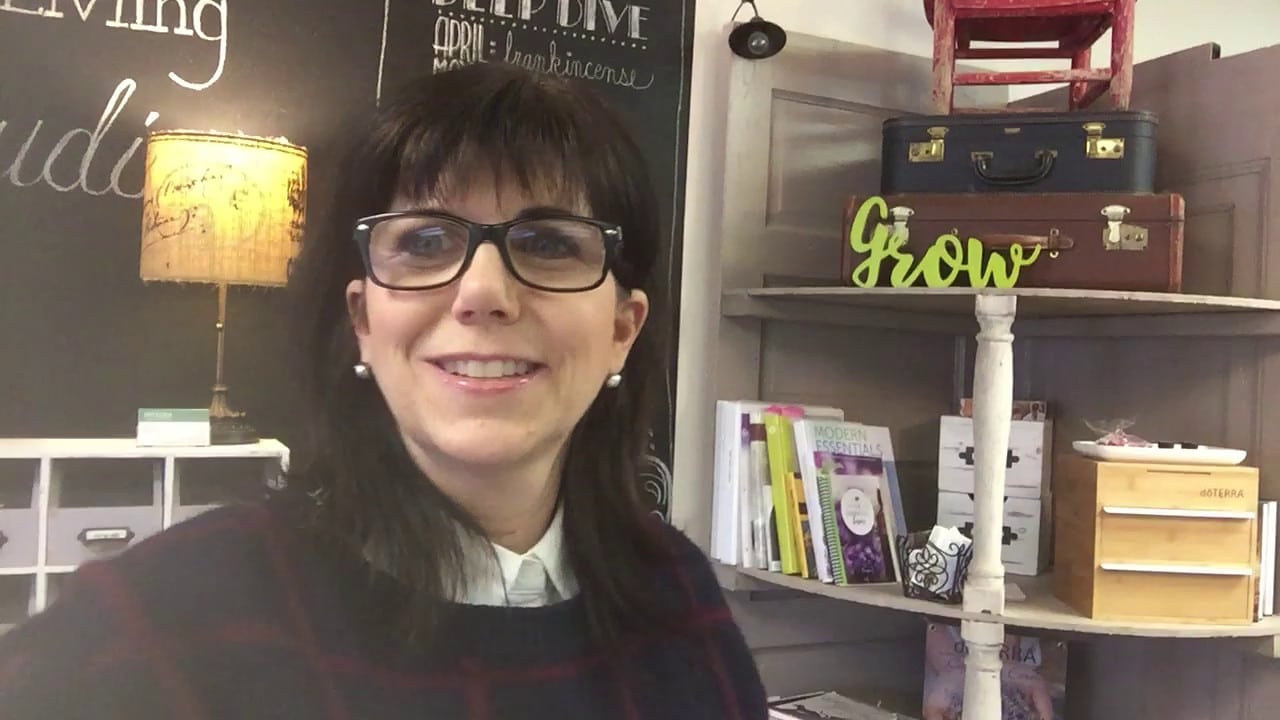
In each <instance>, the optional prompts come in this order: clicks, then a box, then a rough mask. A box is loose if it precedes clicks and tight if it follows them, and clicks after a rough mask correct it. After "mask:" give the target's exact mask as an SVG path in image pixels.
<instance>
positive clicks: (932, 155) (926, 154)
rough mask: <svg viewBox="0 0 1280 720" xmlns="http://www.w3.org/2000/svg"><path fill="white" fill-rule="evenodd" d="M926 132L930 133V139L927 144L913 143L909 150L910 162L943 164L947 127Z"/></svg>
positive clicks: (932, 128) (933, 128)
mask: <svg viewBox="0 0 1280 720" xmlns="http://www.w3.org/2000/svg"><path fill="white" fill-rule="evenodd" d="M926 132H928V133H929V139H928V140H927V141H925V142H913V143H911V144H910V145H909V146H908V148H907V155H908V158H907V159H908V160H909V161H910V162H913V163H917V162H942V155H943V151H944V150H945V149H946V140H944V139H943V138H945V137H946V136H947V129H946V128H945V127H931V128H929V129H928V130H927V131H926Z"/></svg>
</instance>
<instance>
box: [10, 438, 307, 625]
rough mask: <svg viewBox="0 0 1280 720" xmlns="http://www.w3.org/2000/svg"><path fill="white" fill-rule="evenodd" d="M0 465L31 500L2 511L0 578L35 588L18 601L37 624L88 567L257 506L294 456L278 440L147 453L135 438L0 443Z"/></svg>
mask: <svg viewBox="0 0 1280 720" xmlns="http://www.w3.org/2000/svg"><path fill="white" fill-rule="evenodd" d="M0 460H3V461H4V462H5V463H6V472H5V475H4V478H3V479H4V481H5V482H6V483H10V484H12V485H13V487H14V488H19V487H21V488H23V492H22V493H20V496H22V497H24V498H26V499H25V500H24V501H23V502H22V504H16V505H10V506H7V507H3V508H0V530H3V532H4V534H5V536H6V537H8V538H10V539H11V540H14V542H9V543H5V544H4V547H3V548H0V551H2V553H0V578H2V579H4V580H5V581H6V582H7V583H8V584H9V585H8V587H9V588H10V589H11V590H12V589H13V588H21V587H22V586H21V585H20V584H21V583H24V582H25V583H27V585H29V587H28V588H27V589H25V590H22V589H19V590H17V591H18V592H25V593H26V595H27V612H28V615H32V614H35V613H38V612H41V611H42V610H44V608H46V607H47V606H48V604H49V602H51V601H52V600H53V598H54V596H55V594H56V589H57V582H58V579H59V578H61V577H62V576H65V575H67V574H70V573H72V572H75V570H76V568H77V567H78V566H79V565H80V564H82V563H83V562H86V561H88V560H92V559H95V558H98V557H104V556H107V555H110V554H114V553H115V552H119V551H120V550H122V549H124V548H125V547H128V546H131V545H133V544H135V543H137V542H140V541H142V540H144V539H145V538H147V537H149V536H150V535H152V534H154V533H156V532H159V531H161V530H164V529H166V528H168V527H171V526H172V525H174V524H177V523H179V522H181V521H183V520H185V519H187V518H190V517H192V516H194V515H197V514H199V513H201V512H204V511H206V510H208V509H211V508H213V507H217V506H218V505H222V504H225V503H227V502H234V501H236V500H237V499H240V496H243V495H245V494H249V495H251V496H253V497H254V498H256V497H258V496H260V494H261V493H264V492H265V491H266V489H267V487H269V486H270V485H271V484H272V483H276V482H279V481H280V480H281V478H282V475H283V473H284V472H286V471H287V470H288V467H289V449H288V447H286V446H285V445H284V444H283V443H281V442H279V441H278V440H272V439H264V440H260V441H258V442H256V443H248V444H242V445H201V446H144V445H138V444H137V442H136V441H135V439H134V438H0ZM259 488H260V489H261V490H259ZM19 541H20V542H19ZM33 563H34V564H33ZM15 583H18V584H19V585H15ZM5 619H9V618H5Z"/></svg>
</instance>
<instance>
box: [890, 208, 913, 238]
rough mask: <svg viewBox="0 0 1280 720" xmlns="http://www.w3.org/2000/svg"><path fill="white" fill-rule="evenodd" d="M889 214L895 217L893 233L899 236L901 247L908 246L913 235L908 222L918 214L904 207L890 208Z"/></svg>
mask: <svg viewBox="0 0 1280 720" xmlns="http://www.w3.org/2000/svg"><path fill="white" fill-rule="evenodd" d="M889 214H890V215H892V216H893V229H892V230H891V232H892V233H893V234H895V235H897V236H898V242H899V244H900V245H906V244H907V238H908V237H909V236H910V234H911V231H910V230H909V229H907V220H910V219H911V216H912V215H915V214H916V211H915V210H912V209H911V208H909V207H906V206H904V205H897V206H895V207H891V208H889Z"/></svg>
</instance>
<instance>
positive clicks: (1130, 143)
mask: <svg viewBox="0 0 1280 720" xmlns="http://www.w3.org/2000/svg"><path fill="white" fill-rule="evenodd" d="M1157 125H1158V122H1157V119H1156V116H1155V115H1154V114H1153V113H1150V112H1145V111H1138V110H1126V111H1107V112H1093V111H1088V110H1083V111H1076V112H1027V113H1014V112H992V113H972V114H954V115H912V116H906V117H896V118H890V119H888V120H886V121H885V122H884V126H883V142H882V147H881V165H880V185H881V187H880V191H881V193H883V194H885V195H892V194H898V193H989V192H1009V193H1056V192H1122V193H1153V192H1155V191H1156V187H1155V182H1156V127H1157Z"/></svg>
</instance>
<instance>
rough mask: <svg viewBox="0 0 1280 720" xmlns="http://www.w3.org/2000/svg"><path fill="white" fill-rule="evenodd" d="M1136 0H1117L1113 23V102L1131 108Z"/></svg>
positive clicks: (1120, 107)
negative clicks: (1134, 7)
mask: <svg viewBox="0 0 1280 720" xmlns="http://www.w3.org/2000/svg"><path fill="white" fill-rule="evenodd" d="M1134 1H1135V0H1115V17H1114V19H1113V20H1112V23H1111V88H1110V90H1111V104H1112V106H1113V107H1114V108H1115V109H1116V110H1128V109H1129V95H1130V93H1131V91H1132V90H1133V6H1134Z"/></svg>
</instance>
